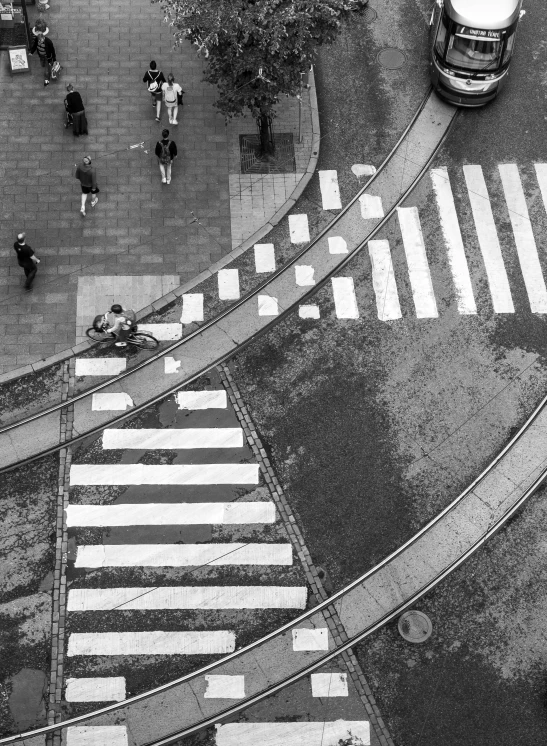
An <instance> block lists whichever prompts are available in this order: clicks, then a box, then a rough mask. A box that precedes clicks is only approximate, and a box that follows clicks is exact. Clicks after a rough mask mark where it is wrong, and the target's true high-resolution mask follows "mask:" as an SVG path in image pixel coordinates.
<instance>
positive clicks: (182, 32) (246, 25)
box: [151, 0, 368, 153]
mask: <svg viewBox="0 0 547 746" xmlns="http://www.w3.org/2000/svg"><path fill="white" fill-rule="evenodd" d="M151 1H152V2H153V3H157V2H159V3H161V4H162V9H163V11H164V13H165V19H166V21H167V22H168V23H169V24H170V25H171V27H172V28H173V33H174V37H175V46H179V45H181V44H182V43H183V42H184V40H185V39H187V40H189V41H191V42H192V43H193V44H196V46H197V47H198V51H199V53H200V54H201V55H203V56H204V57H205V58H206V59H207V68H206V71H205V80H206V81H207V82H209V83H212V84H214V85H216V86H217V87H218V90H219V94H220V95H219V99H218V101H216V102H215V106H217V108H218V109H219V110H220V111H221V112H222V113H223V114H224V116H226V117H233V116H237V115H240V114H243V112H244V111H245V110H246V109H249V110H250V111H251V114H252V115H253V117H254V118H255V119H257V120H258V123H259V130H260V143H261V152H262V153H268V152H272V150H273V143H272V142H270V138H269V136H268V131H269V127H268V124H269V121H270V119H271V118H272V117H273V116H275V109H274V107H275V105H276V103H277V102H278V100H279V97H280V96H282V95H287V96H296V95H298V94H299V93H300V90H301V80H302V79H301V73H303V72H305V71H306V70H309V68H310V66H311V64H312V62H313V58H314V54H315V51H316V49H317V47H319V46H321V45H322V44H331V43H332V42H333V41H334V40H335V39H336V37H337V35H338V32H339V30H340V28H341V25H342V23H343V22H344V21H347V20H348V19H349V18H350V16H351V15H352V14H353V13H360V12H362V11H363V10H364V8H365V7H366V5H367V3H368V0H151Z"/></svg>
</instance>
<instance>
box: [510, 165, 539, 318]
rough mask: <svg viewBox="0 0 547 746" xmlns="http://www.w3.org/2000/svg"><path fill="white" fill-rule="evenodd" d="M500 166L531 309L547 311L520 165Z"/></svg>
mask: <svg viewBox="0 0 547 746" xmlns="http://www.w3.org/2000/svg"><path fill="white" fill-rule="evenodd" d="M498 169H499V172H500V176H501V183H502V185H503V191H504V194H505V201H506V202H507V208H508V210H509V218H510V220H511V225H512V226H513V235H514V237H515V244H516V247H517V254H518V258H519V262H520V268H521V270H522V276H523V278H524V284H525V285H526V291H527V293H528V300H529V302H530V309H531V310H532V313H547V289H546V288H545V281H544V279H543V273H542V270H541V265H540V263H539V257H538V253H537V248H536V241H535V238H534V233H533V231H532V224H531V223H530V217H529V215H528V207H527V205H526V198H525V196H524V191H523V189H522V184H521V181H520V176H519V171H518V168H517V166H516V165H515V164H514V163H507V164H500V165H499V166H498Z"/></svg>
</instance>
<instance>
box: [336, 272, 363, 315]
mask: <svg viewBox="0 0 547 746" xmlns="http://www.w3.org/2000/svg"><path fill="white" fill-rule="evenodd" d="M331 282H332V295H333V297H334V307H335V308H336V315H337V316H338V318H339V319H358V318H359V309H358V308H357V298H356V297H355V289H354V287H353V277H333V278H332V280H331Z"/></svg>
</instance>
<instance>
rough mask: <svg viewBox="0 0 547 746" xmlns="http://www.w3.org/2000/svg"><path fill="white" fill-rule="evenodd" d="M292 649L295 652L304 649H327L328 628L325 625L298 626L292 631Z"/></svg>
mask: <svg viewBox="0 0 547 746" xmlns="http://www.w3.org/2000/svg"><path fill="white" fill-rule="evenodd" d="M292 649H293V650H294V651H295V652H302V651H304V650H328V649H329V630H328V628H327V627H317V628H316V629H307V628H306V627H300V628H296V629H293V631H292Z"/></svg>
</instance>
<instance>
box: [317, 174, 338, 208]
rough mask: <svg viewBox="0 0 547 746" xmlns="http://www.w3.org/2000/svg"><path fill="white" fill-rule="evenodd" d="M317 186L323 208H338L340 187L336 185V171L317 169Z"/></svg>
mask: <svg viewBox="0 0 547 746" xmlns="http://www.w3.org/2000/svg"><path fill="white" fill-rule="evenodd" d="M319 187H320V189H321V199H322V200H323V210H340V209H342V202H341V201H340V189H339V187H338V174H337V172H336V171H319Z"/></svg>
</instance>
